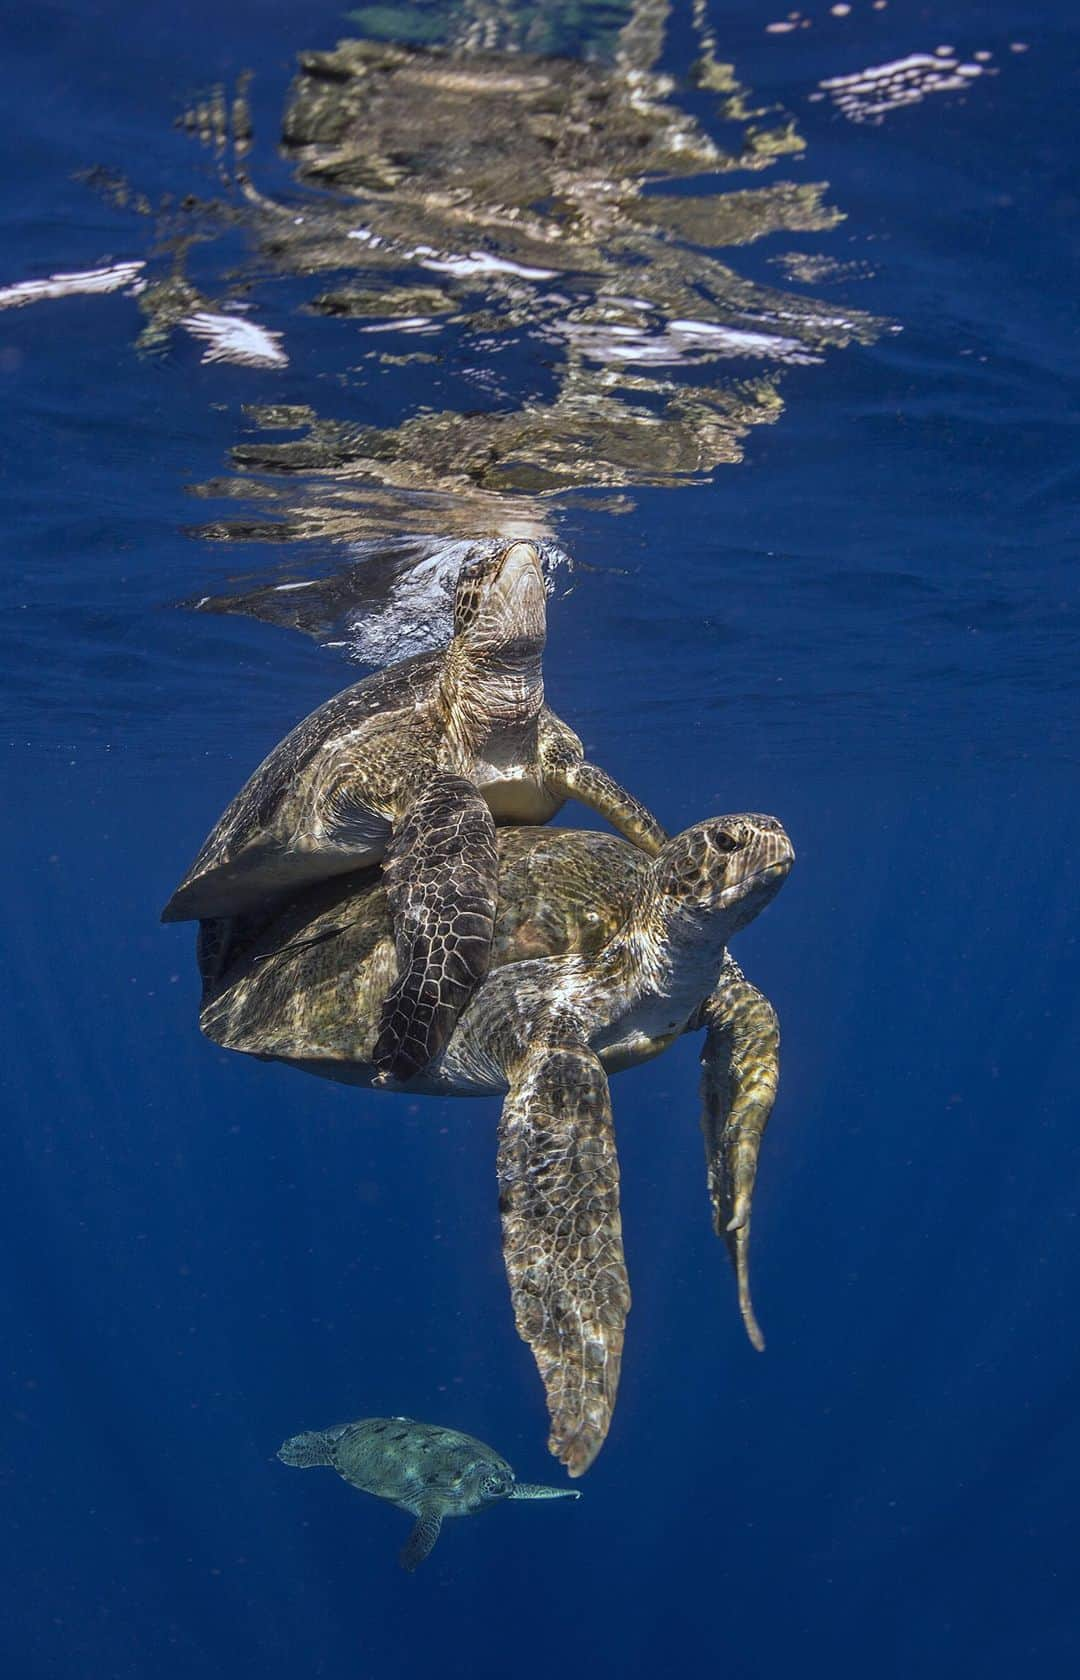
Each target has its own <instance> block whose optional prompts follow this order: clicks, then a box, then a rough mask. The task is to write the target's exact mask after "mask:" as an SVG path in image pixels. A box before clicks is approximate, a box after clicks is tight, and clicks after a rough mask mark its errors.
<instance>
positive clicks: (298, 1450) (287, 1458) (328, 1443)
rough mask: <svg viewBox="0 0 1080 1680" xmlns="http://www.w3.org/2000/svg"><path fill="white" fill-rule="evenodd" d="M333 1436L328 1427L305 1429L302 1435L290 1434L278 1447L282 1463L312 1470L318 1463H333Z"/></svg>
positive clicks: (299, 1468)
mask: <svg viewBox="0 0 1080 1680" xmlns="http://www.w3.org/2000/svg"><path fill="white" fill-rule="evenodd" d="M331 1447H332V1437H331V1433H330V1431H329V1430H327V1429H305V1430H304V1432H303V1434H302V1435H290V1437H289V1439H288V1440H287V1441H283V1442H282V1444H281V1446H280V1447H279V1448H278V1457H279V1458H280V1460H281V1462H282V1464H292V1465H295V1466H296V1468H297V1469H298V1470H310V1469H312V1468H313V1466H314V1465H316V1464H333V1462H334V1457H333V1453H332V1451H331Z"/></svg>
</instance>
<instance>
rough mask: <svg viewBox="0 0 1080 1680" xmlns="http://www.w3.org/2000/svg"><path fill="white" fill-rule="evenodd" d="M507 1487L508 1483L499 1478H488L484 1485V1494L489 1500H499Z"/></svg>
mask: <svg viewBox="0 0 1080 1680" xmlns="http://www.w3.org/2000/svg"><path fill="white" fill-rule="evenodd" d="M508 1487H509V1483H508V1482H506V1481H504V1480H503V1478H502V1477H501V1476H489V1477H488V1479H487V1481H486V1482H485V1483H484V1492H485V1494H486V1495H487V1497H488V1498H489V1499H501V1498H502V1496H503V1494H504V1493H505V1492H506V1490H507V1488H508Z"/></svg>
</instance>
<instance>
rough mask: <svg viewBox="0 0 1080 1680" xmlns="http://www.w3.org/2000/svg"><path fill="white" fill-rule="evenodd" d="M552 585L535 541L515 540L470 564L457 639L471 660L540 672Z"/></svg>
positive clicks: (458, 609)
mask: <svg viewBox="0 0 1080 1680" xmlns="http://www.w3.org/2000/svg"><path fill="white" fill-rule="evenodd" d="M546 639H547V586H546V584H545V582H544V572H543V567H542V565H541V562H540V551H539V549H538V548H537V546H536V544H535V543H531V542H509V543H504V544H503V545H502V546H501V547H499V548H498V549H496V551H495V552H494V554H486V555H484V556H482V557H481V558H480V559H478V560H473V561H471V562H470V564H469V565H467V566H466V567H465V568H464V569H463V571H462V573H461V576H460V577H459V578H458V585H457V589H456V591H455V594H454V641H455V643H456V644H457V645H458V646H459V647H461V648H462V649H463V650H464V651H465V652H466V653H467V655H468V658H469V660H470V662H472V663H475V664H477V665H481V666H491V667H494V668H496V669H500V670H503V671H508V672H509V671H519V670H520V671H523V672H526V671H532V670H533V669H535V670H536V671H539V666H540V658H541V655H542V654H543V651H544V642H545V640H546Z"/></svg>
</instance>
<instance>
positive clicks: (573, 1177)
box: [498, 1023, 630, 1476]
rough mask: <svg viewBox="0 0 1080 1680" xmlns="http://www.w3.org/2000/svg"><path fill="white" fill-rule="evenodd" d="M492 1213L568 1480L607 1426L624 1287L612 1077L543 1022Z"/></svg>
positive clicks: (514, 1108)
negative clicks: (495, 1215)
mask: <svg viewBox="0 0 1080 1680" xmlns="http://www.w3.org/2000/svg"><path fill="white" fill-rule="evenodd" d="M498 1174H499V1208H500V1212H501V1214H502V1228H503V1257H504V1259H505V1262H506V1271H507V1276H508V1278H509V1280H510V1292H511V1296H512V1298H513V1303H514V1317H515V1320H516V1323H517V1328H518V1334H519V1335H520V1336H521V1338H522V1340H523V1341H526V1342H528V1344H529V1346H530V1347H531V1348H532V1351H533V1357H534V1358H535V1360H536V1363H537V1366H538V1367H539V1370H540V1376H541V1378H542V1380H543V1383H544V1388H545V1390H546V1392H547V1401H548V1411H549V1413H550V1415H551V1435H550V1438H549V1441H548V1446H549V1448H550V1450H551V1451H552V1452H553V1453H554V1454H555V1456H556V1458H559V1459H561V1460H562V1462H563V1464H565V1465H566V1467H567V1469H568V1470H569V1472H570V1474H571V1475H572V1476H580V1475H581V1474H582V1472H583V1471H585V1470H587V1469H588V1468H589V1465H590V1464H591V1463H592V1461H593V1459H594V1458H595V1457H596V1454H597V1453H598V1452H599V1450H600V1448H601V1446H602V1445H603V1442H604V1437H605V1435H606V1434H607V1431H608V1426H609V1424H610V1422H611V1414H612V1412H613V1410H614V1407H615V1395H616V1391H617V1389H618V1385H619V1368H620V1365H621V1362H622V1346H623V1333H624V1328H625V1324H626V1314H627V1312H628V1311H629V1307H630V1288H629V1284H628V1281H627V1276H626V1262H625V1260H624V1258H623V1246H622V1224H621V1220H620V1216H619V1163H618V1159H617V1157H616V1154H615V1135H614V1130H613V1127H612V1121H611V1097H610V1094H609V1091H608V1083H607V1076H606V1074H605V1073H604V1070H603V1068H602V1066H601V1064H600V1061H599V1058H598V1057H597V1056H596V1055H595V1053H594V1052H593V1051H592V1050H591V1049H589V1047H588V1046H587V1045H586V1044H585V1043H584V1042H583V1041H581V1040H579V1039H578V1038H577V1037H576V1036H575V1035H574V1034H573V1032H572V1030H568V1031H566V1032H553V1031H551V1030H550V1029H549V1030H548V1031H546V1032H545V1031H543V1030H542V1026H541V1024H539V1023H538V1027H537V1030H536V1031H535V1032H534V1035H533V1038H532V1042H531V1044H530V1045H529V1048H528V1049H527V1051H526V1053H525V1056H524V1059H523V1060H522V1062H521V1063H520V1064H519V1065H518V1066H516V1067H515V1068H514V1069H513V1070H512V1071H511V1076H510V1091H509V1095H508V1096H507V1098H506V1101H505V1103H504V1105H503V1111H502V1118H501V1121H500V1123H499V1162H498Z"/></svg>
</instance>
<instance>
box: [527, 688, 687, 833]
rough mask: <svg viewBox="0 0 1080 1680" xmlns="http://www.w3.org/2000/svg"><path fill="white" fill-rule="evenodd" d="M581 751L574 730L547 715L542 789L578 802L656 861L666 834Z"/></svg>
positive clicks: (542, 739)
mask: <svg viewBox="0 0 1080 1680" xmlns="http://www.w3.org/2000/svg"><path fill="white" fill-rule="evenodd" d="M581 750H582V749H581V742H580V741H579V740H578V738H577V736H576V735H575V734H574V732H573V730H571V729H568V728H567V727H566V725H565V724H564V723H562V722H561V721H559V720H558V719H556V718H555V717H554V716H552V715H551V714H548V717H547V718H546V720H545V723H544V726H543V727H542V729H541V736H540V761H541V765H542V767H543V772H544V783H545V786H546V787H548V788H549V789H550V790H551V792H552V793H554V794H558V795H559V797H560V798H562V799H579V800H580V801H581V803H582V804H583V805H588V806H589V808H590V810H593V811H595V812H596V814H597V816H599V817H603V818H604V821H605V822H609V823H610V824H611V826H612V828H617V829H618V831H619V833H620V834H624V835H625V836H626V838H627V839H628V840H629V841H630V842H631V843H632V844H633V845H635V846H639V847H640V848H641V850H642V851H643V852H647V853H648V854H649V856H650V857H655V856H656V855H657V853H658V852H659V850H660V848H661V846H662V845H663V844H664V841H665V840H666V839H667V833H666V832H665V830H664V829H662V828H661V827H660V824H659V823H658V822H657V820H656V818H655V817H654V816H653V814H652V812H651V811H650V810H649V809H648V808H647V806H645V805H643V804H642V803H641V801H640V799H635V798H634V796H633V794H632V793H628V792H627V791H626V789H625V788H624V787H620V786H619V784H618V782H617V781H615V780H614V778H613V777H611V776H609V775H608V773H607V771H606V770H601V769H600V767H599V765H597V764H588V763H586V761H585V760H584V759H583V758H582V756H581Z"/></svg>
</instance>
